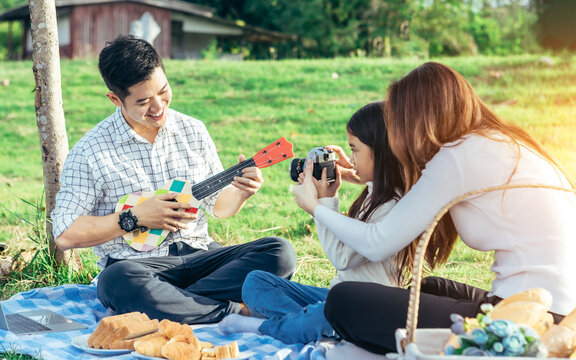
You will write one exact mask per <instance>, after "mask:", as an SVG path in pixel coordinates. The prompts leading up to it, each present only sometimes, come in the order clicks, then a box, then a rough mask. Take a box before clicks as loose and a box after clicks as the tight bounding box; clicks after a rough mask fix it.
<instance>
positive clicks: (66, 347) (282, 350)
mask: <svg viewBox="0 0 576 360" xmlns="http://www.w3.org/2000/svg"><path fill="white" fill-rule="evenodd" d="M2 306H3V307H4V311H5V312H6V313H8V314H9V313H15V312H19V311H28V310H38V309H47V310H52V311H54V312H56V313H59V314H61V315H63V316H65V317H67V318H69V319H72V320H75V321H78V322H80V323H83V324H85V325H87V326H88V328H87V329H82V330H74V331H66V332H57V333H48V334H39V335H21V336H18V335H15V334H13V333H11V332H8V331H4V330H0V353H3V352H8V351H12V352H18V353H21V354H28V355H31V356H34V357H37V358H42V359H43V360H62V359H74V360H76V359H81V360H85V359H86V360H95V359H100V360H107V359H118V360H120V359H122V360H128V359H133V357H132V356H131V355H130V354H122V355H112V356H106V355H93V354H89V353H86V352H84V351H82V350H80V349H78V348H77V347H74V346H72V340H73V339H75V338H78V337H81V336H82V335H87V334H90V333H92V332H93V331H94V329H96V326H97V325H98V322H99V321H100V319H102V318H103V317H104V316H106V315H109V314H107V313H106V308H105V307H104V306H103V305H102V303H100V300H98V296H97V294H96V286H94V285H61V286H58V287H47V288H40V289H34V290H31V291H28V292H24V293H19V294H17V295H14V296H13V297H11V298H10V299H9V300H6V301H3V302H2ZM194 334H195V335H196V336H197V337H198V338H199V339H200V340H201V341H209V342H211V343H214V345H216V346H217V345H224V344H227V343H230V342H232V341H237V342H238V347H239V349H240V358H241V359H251V360H260V359H262V360H288V359H290V360H292V359H294V360H325V359H326V358H325V352H326V349H327V348H329V347H330V346H331V345H330V344H329V343H323V342H317V343H310V344H292V345H287V344H284V343H282V342H280V341H278V340H276V339H274V338H271V337H269V336H260V335H255V334H251V333H239V334H228V335H224V334H222V333H221V332H220V331H219V330H218V327H217V325H215V324H213V325H206V326H200V327H197V328H196V327H195V330H194Z"/></svg>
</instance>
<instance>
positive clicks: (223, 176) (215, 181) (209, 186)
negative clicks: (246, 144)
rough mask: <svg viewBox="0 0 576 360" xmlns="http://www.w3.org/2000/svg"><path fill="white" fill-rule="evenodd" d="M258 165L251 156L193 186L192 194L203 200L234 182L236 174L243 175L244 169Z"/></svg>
mask: <svg viewBox="0 0 576 360" xmlns="http://www.w3.org/2000/svg"><path fill="white" fill-rule="evenodd" d="M252 166H256V163H255V162H254V159H252V158H250V159H248V160H244V161H242V162H241V163H238V164H236V165H234V166H232V167H230V168H228V169H226V170H224V171H223V172H221V173H219V174H216V175H214V176H212V177H209V178H208V179H206V180H203V181H201V182H199V183H197V184H194V185H193V186H192V195H194V198H196V200H202V199H204V198H205V197H206V196H208V195H210V194H213V193H215V192H216V191H218V190H220V189H222V188H224V187H225V186H228V185H229V184H230V183H232V180H234V177H235V176H242V169H245V168H247V167H252Z"/></svg>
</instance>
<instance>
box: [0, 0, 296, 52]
mask: <svg viewBox="0 0 576 360" xmlns="http://www.w3.org/2000/svg"><path fill="white" fill-rule="evenodd" d="M55 3H56V8H57V9H61V8H67V7H75V6H85V5H100V4H101V5H105V4H113V3H137V4H142V5H149V6H154V7H158V8H162V9H167V10H171V11H174V12H179V13H183V14H186V15H190V16H194V17H200V18H203V19H205V20H209V21H212V22H215V23H219V24H223V25H227V26H232V27H237V28H241V29H242V30H243V35H244V37H246V38H247V39H248V40H251V41H257V42H274V41H280V40H288V39H293V38H294V36H293V35H289V34H283V33H279V32H276V31H270V30H266V29H262V28H259V27H256V26H250V25H245V24H243V23H241V22H235V21H231V20H226V19H222V18H220V17H218V16H216V15H214V12H215V9H213V8H210V7H207V6H203V5H198V4H193V3H189V2H185V1H180V0H55ZM29 16H30V9H29V7H28V2H26V3H25V4H22V5H19V6H15V7H12V8H10V9H8V10H6V12H4V13H3V14H0V21H14V20H22V19H24V18H26V17H29Z"/></svg>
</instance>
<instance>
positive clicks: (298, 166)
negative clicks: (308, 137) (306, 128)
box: [290, 147, 336, 182]
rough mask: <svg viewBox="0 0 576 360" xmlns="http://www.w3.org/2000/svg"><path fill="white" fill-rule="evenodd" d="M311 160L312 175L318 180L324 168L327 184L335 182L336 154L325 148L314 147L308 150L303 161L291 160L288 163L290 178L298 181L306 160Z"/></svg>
mask: <svg viewBox="0 0 576 360" xmlns="http://www.w3.org/2000/svg"><path fill="white" fill-rule="evenodd" d="M308 159H312V161H313V163H314V171H313V172H312V174H313V175H314V177H315V178H316V179H318V180H320V179H321V178H322V169H324V168H326V179H327V180H328V181H329V182H332V181H334V180H336V170H335V167H336V154H334V151H332V150H328V149H326V148H325V147H316V148H313V149H312V150H310V152H309V153H308V156H306V158H305V159H301V158H300V159H298V158H296V159H293V160H292V162H291V163H290V178H291V179H292V181H296V182H297V181H298V175H300V173H301V172H303V171H304V169H305V168H306V160H308Z"/></svg>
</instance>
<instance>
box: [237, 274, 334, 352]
mask: <svg viewBox="0 0 576 360" xmlns="http://www.w3.org/2000/svg"><path fill="white" fill-rule="evenodd" d="M328 291H329V289H327V288H320V287H315V286H310V285H303V284H299V283H297V282H293V281H289V280H287V279H284V278H281V277H278V276H276V275H274V274H270V273H267V272H264V271H258V270H256V271H252V272H251V273H250V274H248V276H247V277H246V280H245V282H244V286H243V288H242V299H243V300H244V303H245V304H246V305H247V306H248V308H249V309H250V311H251V312H256V313H257V314H253V315H256V316H260V315H262V316H263V317H265V318H267V319H266V320H265V321H264V322H263V323H262V325H260V327H259V329H258V331H260V333H262V334H264V335H269V336H272V337H274V338H276V339H278V340H280V341H282V342H283V343H285V344H294V343H308V342H310V341H315V340H318V339H321V338H325V337H331V336H334V330H333V329H332V326H330V324H329V323H328V321H327V320H326V318H325V317H324V303H325V301H326V297H327V296H328Z"/></svg>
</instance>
